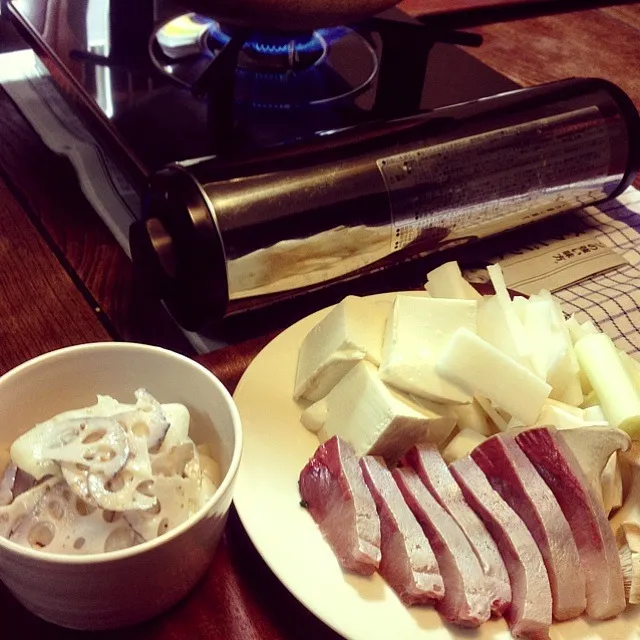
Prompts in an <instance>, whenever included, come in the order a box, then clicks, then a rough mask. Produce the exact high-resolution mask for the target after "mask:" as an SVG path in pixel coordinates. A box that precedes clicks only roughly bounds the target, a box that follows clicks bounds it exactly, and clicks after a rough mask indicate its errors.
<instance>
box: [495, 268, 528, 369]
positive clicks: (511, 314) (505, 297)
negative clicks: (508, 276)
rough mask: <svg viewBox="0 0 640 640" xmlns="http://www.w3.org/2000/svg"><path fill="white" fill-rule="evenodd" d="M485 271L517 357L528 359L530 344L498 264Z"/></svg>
mask: <svg viewBox="0 0 640 640" xmlns="http://www.w3.org/2000/svg"><path fill="white" fill-rule="evenodd" d="M487 271H488V273H489V277H490V278H491V284H493V288H494V289H495V292H496V297H497V299H498V302H499V303H500V307H501V308H502V310H503V313H504V315H505V318H506V320H507V326H508V327H509V333H510V334H511V336H512V337H513V341H514V343H515V345H516V349H517V351H518V355H519V356H520V357H521V358H529V357H530V355H531V344H530V342H529V339H528V336H527V332H526V331H525V330H524V327H523V326H522V322H521V321H520V318H519V317H518V314H517V313H516V310H515V309H514V307H513V305H512V303H511V297H510V296H509V291H508V290H507V285H506V283H505V281H504V275H503V274H502V268H501V267H500V265H499V264H492V265H490V266H489V267H487Z"/></svg>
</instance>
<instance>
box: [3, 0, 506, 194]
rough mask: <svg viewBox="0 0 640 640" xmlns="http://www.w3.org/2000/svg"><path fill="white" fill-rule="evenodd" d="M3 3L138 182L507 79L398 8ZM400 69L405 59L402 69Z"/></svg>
mask: <svg viewBox="0 0 640 640" xmlns="http://www.w3.org/2000/svg"><path fill="white" fill-rule="evenodd" d="M8 10H9V12H10V13H11V14H12V15H13V17H14V18H15V19H16V22H17V24H18V25H19V26H20V27H21V31H22V33H23V34H25V35H26V36H27V38H28V40H29V42H30V44H32V46H34V48H35V50H36V51H37V52H38V54H39V55H40V56H41V58H42V59H43V60H44V62H45V64H46V66H47V68H48V70H49V72H50V73H51V74H52V75H53V77H54V78H55V79H56V81H57V83H58V86H59V87H60V88H61V89H62V91H64V93H65V94H66V97H67V98H68V99H69V100H70V101H71V102H72V103H73V104H74V105H75V108H76V109H77V111H78V113H79V114H80V115H81V117H82V119H83V120H84V121H85V123H86V124H87V126H88V127H89V129H90V131H91V132H92V133H93V134H94V135H96V136H97V137H98V139H99V140H100V142H101V143H102V144H104V145H107V146H108V148H109V149H110V150H111V151H112V152H113V153H114V155H115V161H116V162H117V163H118V164H119V165H120V166H121V168H122V169H123V170H125V172H126V173H127V174H128V175H129V176H130V178H131V179H132V180H133V181H134V183H135V184H138V185H140V188H144V185H146V182H147V178H148V176H149V174H151V173H152V172H154V171H156V170H158V169H160V168H161V167H163V166H164V165H166V164H168V163H170V162H174V161H183V160H189V159H192V158H200V157H203V156H208V155H212V154H221V153H231V152H235V151H246V150H250V149H252V148H256V147H262V146H265V145H271V144H276V143H287V142H291V141H292V140H296V139H301V138H306V137H309V136H312V135H313V134H315V133H316V132H317V131H326V130H334V129H338V128H341V127H346V126H350V125H353V124H357V123H362V122H366V121H370V120H377V119H385V120H388V119H392V118H397V117H401V116H406V115H411V114H414V113H417V112H419V111H421V110H426V109H433V108H435V107H440V106H443V105H446V104H452V103H457V102H463V101H466V100H472V99H475V98H479V97H482V96H486V95H491V94H495V93H498V92H500V91H504V90H508V89H511V88H513V87H514V86H515V85H514V83H512V82H511V81H509V80H507V79H506V78H504V77H503V76H501V75H499V74H498V73H496V72H494V71H492V70H491V69H489V68H488V67H486V66H485V65H483V64H481V63H480V62H478V61H477V60H476V59H474V58H473V57H472V56H471V55H469V54H467V53H465V52H464V51H463V50H461V49H460V48H459V47H457V46H455V45H456V44H469V45H477V44H479V39H478V38H477V37H475V36H474V35H473V34H467V33H457V32H454V31H440V32H434V31H433V30H431V29H429V28H428V27H426V26H424V25H422V24H420V23H418V22H412V21H410V20H409V19H408V18H407V17H406V16H404V14H402V13H401V12H400V11H397V10H392V11H390V12H387V14H385V15H384V16H382V17H376V18H372V19H370V20H367V21H365V22H363V23H359V24H356V25H347V26H342V27H331V28H325V29H319V30H316V31H314V32H308V33H299V34H297V33H296V34H287V35H284V34H274V33H249V32H247V31H242V30H239V29H237V28H236V29H234V28H229V27H225V26H224V25H221V24H219V23H218V22H216V21H215V20H214V19H212V18H208V17H205V16H201V15H197V14H193V13H190V14H189V13H184V10H183V9H181V8H180V6H179V3H176V2H167V1H160V2H158V1H155V2H154V1H153V0H140V1H138V2H135V3H131V2H128V1H127V0H110V1H109V0H13V1H10V2H8ZM399 70H402V72H401V73H400V72H399Z"/></svg>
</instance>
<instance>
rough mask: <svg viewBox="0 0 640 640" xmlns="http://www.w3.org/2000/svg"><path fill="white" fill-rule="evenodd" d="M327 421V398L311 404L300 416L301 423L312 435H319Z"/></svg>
mask: <svg viewBox="0 0 640 640" xmlns="http://www.w3.org/2000/svg"><path fill="white" fill-rule="evenodd" d="M326 419H327V398H326V396H325V397H324V398H320V400H318V401H317V402H314V403H313V404H310V405H309V406H308V407H307V408H306V409H305V410H304V411H303V412H302V414H301V415H300V422H302V425H303V426H304V428H305V429H308V430H309V431H311V433H318V431H320V429H322V425H323V424H324V423H325V421H326Z"/></svg>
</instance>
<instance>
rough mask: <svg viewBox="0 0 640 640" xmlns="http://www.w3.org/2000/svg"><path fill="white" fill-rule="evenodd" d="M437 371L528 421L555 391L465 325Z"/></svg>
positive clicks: (455, 334)
mask: <svg viewBox="0 0 640 640" xmlns="http://www.w3.org/2000/svg"><path fill="white" fill-rule="evenodd" d="M436 371H437V372H438V373H439V374H440V375H441V376H443V377H445V378H447V379H449V380H451V382H453V383H455V384H459V385H460V386H462V387H464V388H466V389H467V390H468V391H469V392H471V393H474V394H475V393H478V394H480V395H482V396H485V397H486V398H488V399H489V400H491V402H492V404H493V405H494V406H495V407H499V408H501V409H504V410H505V411H506V412H507V413H509V414H510V415H511V416H515V417H516V418H518V419H520V420H522V422H524V423H525V424H533V423H534V422H535V420H536V419H537V417H538V415H539V414H540V411H541V409H542V407H543V405H544V402H545V400H546V399H547V398H548V396H549V394H550V393H551V387H550V386H549V385H548V384H547V383H546V382H544V381H543V380H540V378H538V376H536V375H535V374H533V373H531V371H530V370H529V369H527V368H526V367H523V366H522V365H521V364H518V363H517V362H515V361H513V360H512V359H511V358H509V357H507V356H506V355H505V354H504V353H502V351H500V350H499V349H496V348H495V347H494V346H492V345H490V344H489V343H488V342H486V341H485V340H482V338H479V337H478V336H477V335H475V334H474V333H471V331H468V330H467V329H464V328H463V329H458V331H456V332H455V333H454V334H453V337H452V338H451V340H450V342H449V344H448V345H447V347H446V348H445V349H444V351H443V352H442V354H441V356H440V359H439V360H438V363H437V364H436Z"/></svg>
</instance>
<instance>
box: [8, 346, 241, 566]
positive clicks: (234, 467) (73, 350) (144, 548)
mask: <svg viewBox="0 0 640 640" xmlns="http://www.w3.org/2000/svg"><path fill="white" fill-rule="evenodd" d="M114 348H115V349H122V350H124V351H132V352H133V351H136V352H140V351H143V352H148V353H155V354H158V355H161V356H165V357H168V358H171V359H176V360H178V361H180V362H182V363H183V364H186V365H187V366H190V367H193V368H195V369H196V370H197V371H199V372H200V373H202V374H203V375H204V376H206V377H207V378H208V379H209V381H210V382H211V383H212V384H213V386H214V387H216V389H217V390H218V392H219V393H220V394H221V395H222V397H223V398H224V399H225V401H226V404H227V407H228V409H229V413H230V415H231V422H232V424H233V432H234V438H235V441H234V445H233V455H232V456H231V461H230V463H229V469H228V471H227V473H226V474H225V476H224V478H223V479H222V482H221V483H220V484H219V485H218V487H217V488H216V490H215V492H214V493H213V495H212V496H211V497H210V498H209V499H208V500H207V501H206V502H205V503H204V504H203V505H202V506H201V507H200V509H198V511H196V513H194V514H193V515H192V516H191V517H190V518H188V519H187V520H185V522H183V523H182V524H179V525H178V526H177V527H175V528H174V529H171V530H170V531H168V532H167V533H163V534H162V535H161V536H158V537H157V538H154V539H153V540H147V541H145V542H142V543H140V544H138V545H135V546H133V547H128V548H127V549H120V550H118V551H105V552H102V553H87V554H84V555H71V554H69V555H67V554H63V553H51V552H47V551H36V550H34V549H30V548H28V547H23V546H22V545H19V544H16V543H15V542H12V541H11V540H9V539H8V538H5V537H3V536H0V548H3V549H5V550H6V551H8V552H10V553H15V554H18V555H20V556H24V557H27V558H29V559H32V560H37V561H40V562H45V563H49V564H56V565H58V564H72V565H88V564H93V565H95V564H105V563H111V562H117V561H119V560H124V559H127V558H131V557H133V556H138V555H142V554H144V553H145V552H148V551H152V550H153V549H155V548H156V547H159V546H161V545H164V544H166V543H167V542H169V541H171V540H173V539H174V538H177V537H179V536H181V535H182V534H183V533H184V532H185V531H187V530H189V529H191V528H192V527H194V526H195V525H196V524H198V523H199V522H200V521H202V520H203V518H204V517H205V516H206V515H207V513H209V511H211V509H212V507H213V506H214V505H215V504H216V503H217V502H218V500H219V499H220V498H221V497H222V496H223V495H224V494H226V493H227V491H228V490H229V488H230V486H231V485H232V484H233V482H234V481H235V478H236V476H237V475H238V470H239V468H240V460H241V457H242V448H243V437H242V423H241V420H240V414H239V412H238V408H237V407H236V404H235V402H234V400H233V397H232V395H231V394H230V393H229V391H228V390H227V388H226V387H225V386H224V385H223V384H222V382H221V381H220V380H219V378H218V377H217V376H215V375H214V374H213V373H212V372H211V371H209V369H207V368H206V367H205V366H204V365H202V364H200V363H199V362H197V361H196V360H194V359H193V358H189V357H188V356H185V355H182V354H181V353H178V352H176V351H172V350H170V349H166V348H164V347H158V346H156V345H148V344H143V343H139V342H124V341H112V342H108V341H102V342H87V343H83V344H78V345H72V346H69V347H62V348H60V349H54V350H52V351H47V352H46V353H43V354H41V355H39V356H35V357H34V358H30V359H29V360H27V361H25V362H23V363H21V364H19V365H17V366H16V367H14V368H13V369H10V370H9V371H7V372H5V373H4V374H2V375H1V376H0V385H2V384H3V383H4V382H5V381H6V380H8V379H9V380H10V379H11V378H14V377H17V376H19V375H21V374H22V373H23V372H24V371H25V370H28V369H30V368H31V367H33V366H35V365H38V364H40V363H41V362H43V361H46V360H49V359H50V358H52V357H64V356H73V355H75V354H77V353H81V352H83V351H91V350H105V351H107V350H111V349H114ZM1 565H2V563H1V562H0V569H1Z"/></svg>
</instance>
